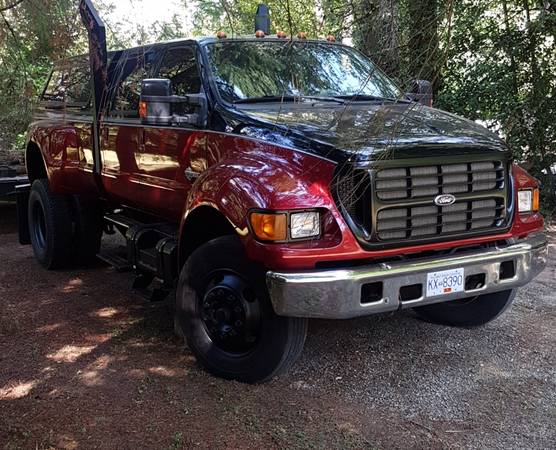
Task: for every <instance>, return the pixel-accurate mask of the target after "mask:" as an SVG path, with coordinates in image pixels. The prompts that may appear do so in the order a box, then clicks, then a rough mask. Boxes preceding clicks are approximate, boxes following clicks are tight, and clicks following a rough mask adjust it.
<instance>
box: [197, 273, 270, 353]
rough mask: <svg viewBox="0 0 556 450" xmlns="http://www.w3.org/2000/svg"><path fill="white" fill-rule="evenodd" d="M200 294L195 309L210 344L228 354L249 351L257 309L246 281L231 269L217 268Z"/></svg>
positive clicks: (256, 331) (258, 315) (255, 335)
mask: <svg viewBox="0 0 556 450" xmlns="http://www.w3.org/2000/svg"><path fill="white" fill-rule="evenodd" d="M201 294H202V295H198V296H197V298H198V308H199V309H198V310H199V313H200V318H201V321H202V323H203V326H204V328H205V331H206V333H207V335H208V337H209V338H210V340H211V342H212V344H213V345H215V346H216V347H217V348H219V349H220V350H222V351H225V352H227V353H231V354H237V355H240V354H245V353H248V352H249V351H251V350H252V349H253V348H254V347H255V346H256V344H257V342H258V339H259V334H260V325H261V311H260V307H259V300H258V298H257V296H256V295H255V293H254V291H253V290H252V288H251V287H250V286H249V284H248V283H247V282H246V281H245V280H243V278H241V277H240V276H239V275H237V274H235V273H234V272H232V271H225V270H223V271H217V272H214V273H212V274H210V275H209V276H208V277H207V281H206V283H205V290H204V292H203V293H201Z"/></svg>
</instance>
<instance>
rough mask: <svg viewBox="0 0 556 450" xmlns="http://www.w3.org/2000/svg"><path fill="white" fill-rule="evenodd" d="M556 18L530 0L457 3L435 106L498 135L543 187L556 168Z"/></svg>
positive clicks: (549, 196)
mask: <svg viewBox="0 0 556 450" xmlns="http://www.w3.org/2000/svg"><path fill="white" fill-rule="evenodd" d="M555 16H556V13H555V11H554V9H552V10H551V9H550V7H549V6H547V5H545V4H543V3H541V2H533V1H529V0H525V1H523V0H518V1H514V0H504V1H501V2H500V1H493V0H463V1H460V2H457V3H456V4H455V10H454V17H453V26H452V35H451V41H450V45H449V46H447V45H446V46H445V47H446V49H445V51H446V53H447V64H446V65H445V66H444V68H443V70H442V77H443V80H442V81H443V88H442V90H441V92H440V95H439V97H438V103H437V104H438V105H439V106H440V107H442V108H445V109H447V110H450V111H453V112H455V113H457V114H461V115H463V116H465V117H468V118H470V119H474V120H481V121H483V122H485V123H486V124H487V125H488V126H489V127H490V128H492V129H493V130H495V131H497V132H499V133H500V134H501V135H502V136H504V138H505V139H506V141H507V142H508V144H509V145H510V147H511V148H512V150H513V152H514V156H515V157H516V159H517V160H518V161H521V162H522V163H523V164H524V166H525V167H526V168H527V169H528V170H529V171H530V172H531V173H532V174H534V175H535V176H537V177H538V178H541V179H543V180H544V181H545V183H544V184H545V185H546V186H548V183H549V177H548V176H547V174H549V173H550V171H551V168H552V169H554V167H555V164H556V101H555V93H556V92H555V90H556V79H555V76H554V74H555V73H556V45H555V40H554V34H555V33H554V30H555V27H554V24H555ZM543 197H544V200H545V202H544V203H545V205H548V207H550V205H549V204H552V207H554V198H553V196H552V194H551V193H549V192H548V190H546V191H545V192H544V195H543Z"/></svg>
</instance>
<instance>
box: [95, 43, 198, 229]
mask: <svg viewBox="0 0 556 450" xmlns="http://www.w3.org/2000/svg"><path fill="white" fill-rule="evenodd" d="M155 49H156V51H155V50H153V49H151V50H149V51H143V52H142V53H140V54H136V55H133V54H130V55H122V57H120V58H119V62H118V63H117V64H115V65H114V66H115V67H111V73H112V76H113V77H114V78H115V79H116V78H119V81H118V82H117V83H115V84H114V86H115V92H113V93H112V97H113V100H112V101H111V103H110V106H109V112H108V115H107V118H106V120H105V121H104V122H103V124H102V126H101V153H102V162H103V169H102V179H103V184H104V187H105V188H106V191H107V192H108V193H109V196H110V197H112V198H113V199H114V200H116V201H118V202H121V203H123V204H125V205H129V206H133V207H136V208H140V209H144V210H147V211H149V212H154V213H156V214H158V215H160V216H162V217H164V218H167V219H170V220H178V219H179V218H180V216H181V213H182V211H183V207H184V204H185V200H186V196H187V193H188V191H189V189H190V187H191V184H192V182H193V181H194V177H191V176H189V178H188V177H187V176H186V171H187V173H190V171H191V168H192V167H195V171H196V172H200V171H202V167H203V161H204V152H203V140H202V138H200V135H199V133H198V130H196V129H194V128H193V127H191V126H187V125H185V126H182V125H180V126H179V127H177V126H155V125H143V124H142V123H141V120H140V118H139V97H140V93H141V92H140V91H141V81H142V80H143V79H144V78H148V77H163V78H169V79H170V80H171V81H172V85H173V89H174V93H175V94H183V93H193V92H199V90H200V86H201V83H200V77H199V72H198V69H197V62H196V56H195V55H196V54H195V47H194V46H193V45H181V46H178V47H176V46H173V47H170V48H167V47H162V48H161V47H155Z"/></svg>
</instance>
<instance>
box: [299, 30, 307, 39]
mask: <svg viewBox="0 0 556 450" xmlns="http://www.w3.org/2000/svg"><path fill="white" fill-rule="evenodd" d="M297 39H307V33H305V32H304V31H300V32H299V33H297Z"/></svg>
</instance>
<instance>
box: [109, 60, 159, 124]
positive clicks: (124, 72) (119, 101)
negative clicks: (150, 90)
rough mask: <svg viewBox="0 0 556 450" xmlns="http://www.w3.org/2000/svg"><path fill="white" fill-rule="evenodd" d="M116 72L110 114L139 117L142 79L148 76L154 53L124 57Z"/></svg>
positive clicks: (113, 115)
mask: <svg viewBox="0 0 556 450" xmlns="http://www.w3.org/2000/svg"><path fill="white" fill-rule="evenodd" d="M118 66H119V67H117V68H116V72H119V73H118V74H119V75H120V77H119V78H120V81H119V82H118V85H117V88H116V93H115V97H114V102H113V105H112V108H111V110H110V116H112V117H118V118H122V119H123V118H127V119H129V118H139V97H140V95H141V81H142V80H143V79H145V78H148V77H149V75H150V72H151V67H152V54H150V53H147V54H143V55H140V56H139V57H136V56H135V57H132V58H127V57H122V58H121V60H120V62H119V63H118Z"/></svg>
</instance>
